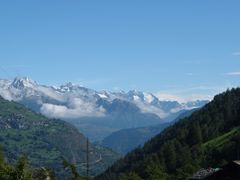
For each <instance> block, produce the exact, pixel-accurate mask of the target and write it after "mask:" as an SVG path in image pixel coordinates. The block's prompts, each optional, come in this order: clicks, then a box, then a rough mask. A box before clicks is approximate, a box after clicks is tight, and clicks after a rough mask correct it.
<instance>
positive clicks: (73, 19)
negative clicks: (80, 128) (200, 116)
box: [0, 0, 240, 96]
mask: <svg viewBox="0 0 240 180" xmlns="http://www.w3.org/2000/svg"><path fill="white" fill-rule="evenodd" d="M239 7H240V1H239V0H231V1H229V0H221V1H219V0H201V1H200V0H181V1H179V0H175V1H174V0H165V1H159V0H150V1H146V0H121V1H112V0H109V1H106V0H101V1H97V0H95V1H93V0H92V1H91V0H89V1H79V0H72V1H66V0H65V1H62V0H57V1H56V0H52V1H49V0H42V1H25V0H21V1H1V2H0V77H1V78H13V77H15V76H29V77H31V78H32V79H34V80H36V81H38V82H40V83H42V84H54V85H58V84H62V83H65V82H68V81H71V82H74V83H80V84H82V85H84V86H87V87H90V88H94V89H98V90H102V89H107V90H119V89H123V90H126V91H127V90H130V89H137V90H143V91H150V92H162V93H164V94H175V95H179V96H198V95H199V96H201V95H203V96H208V95H213V94H215V93H218V92H220V91H223V90H224V89H226V88H227V87H236V86H238V85H239V84H240V34H239V33H240V11H239Z"/></svg>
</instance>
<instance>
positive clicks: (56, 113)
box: [40, 98, 105, 119]
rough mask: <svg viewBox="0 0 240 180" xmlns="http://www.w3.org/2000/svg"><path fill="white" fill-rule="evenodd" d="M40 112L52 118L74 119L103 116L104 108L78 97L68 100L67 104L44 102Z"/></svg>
mask: <svg viewBox="0 0 240 180" xmlns="http://www.w3.org/2000/svg"><path fill="white" fill-rule="evenodd" d="M40 111H41V113H42V114H44V115H46V116H48V117H54V118H63V119H76V118H81V117H90V116H91V117H92V116H94V117H101V116H104V113H105V109H103V108H102V107H97V106H96V105H95V104H94V103H87V102H83V101H82V100H81V99H80V98H73V99H71V100H69V102H68V104H67V105H55V104H49V103H44V104H43V105H42V107H41V109H40Z"/></svg>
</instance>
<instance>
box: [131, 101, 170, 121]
mask: <svg viewBox="0 0 240 180" xmlns="http://www.w3.org/2000/svg"><path fill="white" fill-rule="evenodd" d="M135 103H136V105H137V106H138V107H139V108H140V109H141V111H142V112H143V113H153V114H156V115H158V116H159V117H160V118H162V119H163V118H166V117H167V116H168V115H169V114H168V113H166V112H164V111H163V110H161V109H159V108H157V107H154V106H151V105H149V104H147V105H146V104H144V103H142V102H141V101H135Z"/></svg>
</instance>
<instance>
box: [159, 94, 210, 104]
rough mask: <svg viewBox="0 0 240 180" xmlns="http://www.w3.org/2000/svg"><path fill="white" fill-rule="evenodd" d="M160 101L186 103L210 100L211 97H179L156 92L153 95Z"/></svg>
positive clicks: (192, 95)
mask: <svg viewBox="0 0 240 180" xmlns="http://www.w3.org/2000/svg"><path fill="white" fill-rule="evenodd" d="M154 95H155V96H156V97H157V98H158V99H159V100H160V101H177V102H179V103H186V102H190V101H196V100H211V99H212V98H213V97H212V96H211V95H206V94H189V95H180V94H178V93H176V94H174V93H173V94H169V93H162V92H158V93H155V94H154Z"/></svg>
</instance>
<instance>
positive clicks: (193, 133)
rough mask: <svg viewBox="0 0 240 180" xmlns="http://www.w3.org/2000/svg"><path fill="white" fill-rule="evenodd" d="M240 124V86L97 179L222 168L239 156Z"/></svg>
mask: <svg viewBox="0 0 240 180" xmlns="http://www.w3.org/2000/svg"><path fill="white" fill-rule="evenodd" d="M239 126H240V88H236V89H232V90H227V91H226V92H224V93H222V94H220V95H217V96H215V98H214V100H213V101H212V102H211V103H209V104H207V105H206V106H205V107H203V108H202V109H201V110H199V111H197V112H194V113H193V114H192V115H191V116H190V117H188V118H185V119H182V120H181V121H179V122H178V123H176V124H174V125H173V126H171V127H169V128H167V129H166V130H164V131H163V132H162V133H160V134H159V135H158V136H156V137H155V138H153V139H152V140H150V141H149V142H147V143H146V144H145V145H144V147H143V148H138V149H135V150H134V151H132V152H131V153H129V154H128V155H126V156H125V157H124V158H123V159H121V160H119V161H118V162H116V163H115V164H114V165H113V166H112V167H110V168H109V169H108V170H107V171H106V172H105V173H103V174H101V175H99V176H98V177H96V179H98V180H99V179H100V180H114V179H137V180H138V179H149V180H156V179H163V180H164V179H188V178H189V177H190V176H191V175H192V174H193V173H194V172H196V171H197V170H198V169H199V168H201V167H205V168H207V167H221V166H222V165H224V164H226V162H229V161H232V160H236V159H239V156H240V155H239V153H238V152H240V151H239V150H240V129H239Z"/></svg>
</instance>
